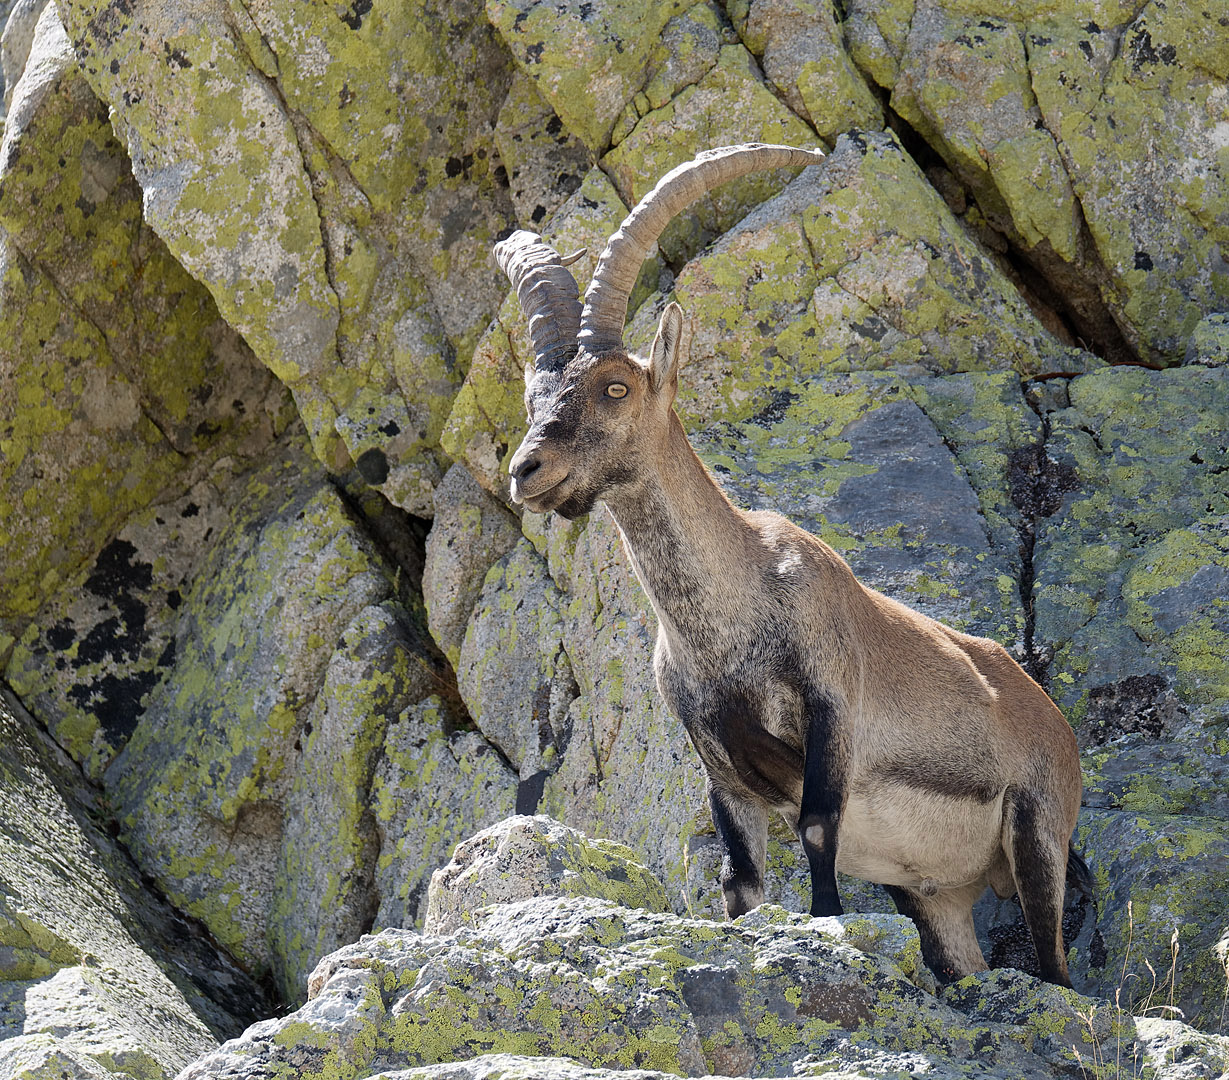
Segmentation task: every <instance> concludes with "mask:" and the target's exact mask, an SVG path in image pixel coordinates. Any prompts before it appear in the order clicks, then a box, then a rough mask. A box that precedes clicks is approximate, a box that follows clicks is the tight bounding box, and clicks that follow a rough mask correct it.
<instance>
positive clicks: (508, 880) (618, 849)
mask: <svg viewBox="0 0 1229 1080" xmlns="http://www.w3.org/2000/svg"><path fill="white" fill-rule="evenodd" d="M533 896H593V897H597V898H599V899H602V900H609V901H611V902H612V903H616V904H620V905H622V906H624V907H634V908H643V909H645V910H647V911H668V910H669V906H668V905H667V903H666V894H665V892H664V890H663V889H662V887H661V884H660V883H659V882H658V881H657V880H656V879H655V878H654V877H653V875H652V874H651V873H649V871H648V870H647V869H645V868H644V867H643V866H641V865H640V864H639V863H638V862H637V861H636V860H635V857H634V856H633V854H632V852H631V851H630V850H629V849H628V848H626V847H624V846H623V845H622V844H616V843H614V842H613V841H611V840H602V839H589V838H588V837H586V836H584V835H583V834H582V833H579V832H577V831H576V830H575V829H570V828H568V827H567V826H566V825H563V824H561V823H560V822H558V821H555V820H553V819H551V818H548V817H541V816H539V817H527V816H524V815H518V816H516V817H510V818H507V819H506V820H504V821H501V822H499V823H498V824H496V825H492V826H491V827H490V828H488V829H484V830H482V831H481V832H479V833H477V834H476V835H474V836H471V837H470V838H469V839H467V840H465V841H463V842H462V843H460V844H458V845H457V849H456V851H455V852H454V853H453V856H452V861H451V862H449V863H448V865H447V866H445V867H442V868H441V869H439V870H437V871H436V872H435V874H433V875H432V877H431V889H430V892H429V894H428V902H427V917H426V921H425V923H424V924H423V932H424V933H426V934H449V933H452V932H453V931H455V930H457V929H459V928H460V927H462V926H465V925H467V924H472V923H474V922H476V921H477V918H478V916H479V915H481V913H482V912H483V911H484V910H485V909H486V908H488V907H491V906H493V905H495V904H506V903H511V902H514V901H517V900H525V899H528V898H529V897H533Z"/></svg>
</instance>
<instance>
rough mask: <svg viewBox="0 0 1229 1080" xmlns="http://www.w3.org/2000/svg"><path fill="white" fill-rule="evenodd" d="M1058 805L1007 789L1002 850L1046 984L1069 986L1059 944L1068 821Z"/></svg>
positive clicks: (1064, 950)
mask: <svg viewBox="0 0 1229 1080" xmlns="http://www.w3.org/2000/svg"><path fill="white" fill-rule="evenodd" d="M1060 816H1061V815H1060V814H1059V813H1058V810H1057V807H1056V806H1055V807H1054V808H1053V809H1050V808H1048V806H1047V802H1046V800H1044V799H1043V798H1042V797H1040V796H1039V795H1037V794H1036V793H1034V792H1033V791H1030V790H1019V789H1016V790H1011V791H1008V793H1007V797H1006V799H1005V800H1004V804H1003V850H1004V851H1005V852H1006V853H1007V858H1008V861H1009V862H1010V863H1011V873H1012V877H1013V878H1014V879H1015V882H1016V892H1017V893H1018V894H1019V897H1020V907H1021V908H1022V909H1023V911H1024V921H1025V922H1026V923H1027V924H1028V929H1029V933H1030V934H1031V935H1032V938H1033V948H1034V949H1035V950H1036V952H1037V965H1038V973H1039V974H1040V975H1041V977H1042V978H1043V979H1045V980H1046V982H1052V983H1056V984H1057V985H1059V986H1070V985H1071V976H1070V975H1069V974H1068V972H1067V947H1066V945H1065V944H1064V943H1063V901H1064V899H1065V897H1066V890H1067V849H1068V847H1069V845H1070V836H1071V828H1070V825H1069V824H1068V823H1067V822H1065V821H1062V820H1058V819H1059V818H1060Z"/></svg>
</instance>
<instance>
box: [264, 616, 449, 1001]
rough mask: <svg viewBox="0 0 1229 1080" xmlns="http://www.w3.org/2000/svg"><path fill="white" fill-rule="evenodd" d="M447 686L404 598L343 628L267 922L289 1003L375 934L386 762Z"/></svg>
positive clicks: (319, 701)
mask: <svg viewBox="0 0 1229 1080" xmlns="http://www.w3.org/2000/svg"><path fill="white" fill-rule="evenodd" d="M445 681H446V674H445V665H443V664H442V663H440V662H436V661H435V657H434V656H433V654H432V651H431V650H430V649H429V648H428V647H427V645H426V644H425V643H424V642H423V641H422V640H421V639H420V638H419V635H418V633H417V632H416V630H415V628H414V627H413V624H412V622H411V619H410V617H409V614H408V613H407V612H406V611H405V610H404V609H403V608H402V607H401V606H400V605H399V604H397V603H396V602H395V601H391V600H389V601H385V602H384V603H383V604H380V605H378V606H372V607H368V608H365V609H364V610H362V611H361V612H359V613H358V614H357V615H356V616H355V617H354V619H353V620H352V621H351V623H350V625H349V626H347V627H346V628H345V629H344V630H343V631H342V634H341V638H340V640H339V641H338V643H337V647H336V650H335V651H334V653H333V655H332V657H331V658H330V659H329V662H328V667H327V669H326V670H325V672H324V680H323V682H322V684H321V686H320V690H319V692H318V693H317V694H316V697H315V700H314V701H313V702H312V705H311V709H310V711H309V712H308V714H307V717H306V722H305V724H304V726H303V733H302V734H301V735H300V737H299V740H298V749H299V756H298V760H297V762H295V763H294V779H293V781H292V782H291V785H290V790H289V793H288V794H287V796H286V799H285V804H284V806H285V808H284V817H285V825H284V827H283V829H282V836H281V853H280V858H279V860H278V866H277V870H276V878H275V881H274V887H273V895H272V897H271V898H270V899H271V906H270V910H269V913H268V924H267V938H268V942H269V949H270V954H271V957H272V962H273V966H274V972H275V976H276V978H277V983H278V988H279V990H280V991H281V994H282V997H283V999H284V1000H287V1001H297V1000H301V999H302V996H303V993H304V989H305V986H306V981H307V975H308V973H309V972H310V971H311V969H312V968H313V967H315V966H316V963H317V961H319V960H320V958H321V957H322V956H324V955H325V954H326V953H329V952H332V951H333V950H334V949H335V948H337V947H338V946H340V945H343V944H345V943H347V942H350V941H353V940H354V939H355V938H357V937H359V935H361V934H362V933H363V932H364V931H365V930H367V929H368V928H369V927H370V926H371V924H372V921H373V919H374V918H375V914H376V909H377V907H378V905H379V899H380V897H379V892H378V891H377V889H376V881H375V877H376V860H377V856H378V853H379V851H380V836H379V833H378V830H377V820H376V816H375V814H374V813H373V812H372V808H371V804H372V802H373V796H374V794H375V793H374V792H373V790H372V789H373V784H374V780H375V771H376V765H377V762H378V760H379V758H380V756H381V753H382V751H383V749H384V743H385V739H386V737H387V735H388V732H389V730H390V728H391V727H392V726H393V725H394V724H396V723H398V718H399V717H400V716H401V715H402V714H403V712H404V711H406V710H408V709H409V708H410V707H411V706H412V705H414V704H415V703H417V702H419V701H422V700H424V699H426V698H429V697H431V696H432V693H433V691H434V690H435V688H436V687H437V686H438V685H439V684H441V683H445ZM441 779H442V778H441ZM424 794H425V793H424ZM407 801H409V800H407ZM426 846H427V845H423V847H424V848H425V847H426ZM406 854H410V853H408V852H407V853H406ZM414 855H417V857H418V858H419V859H421V858H423V857H424V856H426V857H428V858H429V857H430V856H429V853H428V852H421V853H419V852H415V853H413V855H411V858H413V857H414ZM415 861H417V859H416V860H415ZM428 865H430V864H428Z"/></svg>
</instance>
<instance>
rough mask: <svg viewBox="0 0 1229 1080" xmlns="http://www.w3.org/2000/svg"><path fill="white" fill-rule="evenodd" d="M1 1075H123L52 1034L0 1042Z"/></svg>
mask: <svg viewBox="0 0 1229 1080" xmlns="http://www.w3.org/2000/svg"><path fill="white" fill-rule="evenodd" d="M0 1074H2V1075H4V1076H6V1077H9V1078H10V1080H114V1078H115V1077H116V1076H117V1075H120V1074H117V1073H114V1072H112V1071H111V1070H110V1069H104V1068H103V1067H102V1066H101V1065H99V1064H98V1062H97V1061H95V1060H94V1059H93V1058H91V1057H87V1056H86V1055H84V1054H81V1053H78V1052H76V1051H74V1050H70V1049H68V1047H66V1046H65V1045H64V1044H63V1042H62V1041H61V1040H60V1039H57V1038H56V1037H55V1036H53V1035H19V1036H16V1037H15V1038H11V1039H5V1040H4V1041H3V1042H0Z"/></svg>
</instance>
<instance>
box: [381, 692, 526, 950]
mask: <svg viewBox="0 0 1229 1080" xmlns="http://www.w3.org/2000/svg"><path fill="white" fill-rule="evenodd" d="M455 711H456V710H455V708H453V709H450V708H449V706H448V704H447V703H446V702H445V701H444V700H443V699H441V698H440V697H438V696H431V697H428V698H426V699H424V700H423V701H420V702H417V703H416V704H414V705H412V706H410V707H409V708H407V709H406V710H405V711H404V712H402V713H401V715H400V716H399V717H398V718H397V721H396V723H394V724H392V725H390V726H389V728H388V731H387V733H386V735H385V741H384V751H383V754H382V756H381V758H380V761H379V764H378V765H377V766H376V772H375V777H374V778H373V780H372V787H371V799H370V807H371V813H372V814H373V815H374V816H375V823H376V828H377V830H378V831H379V837H380V858H379V860H378V862H377V863H376V870H375V887H376V892H377V894H378V896H379V901H380V906H379V910H378V911H377V912H376V917H375V926H376V928H377V929H384V928H386V927H390V926H420V925H421V924H422V921H423V919H424V918H425V917H426V914H427V886H428V884H429V882H430V880H431V875H432V873H433V872H434V871H436V870H438V869H439V868H440V867H442V866H443V865H444V864H445V863H446V862H447V861H448V860H449V858H450V857H451V856H452V853H453V849H454V848H455V847H456V845H457V843H458V842H459V841H461V840H463V839H465V837H467V836H470V835H472V834H473V833H474V832H475V831H476V830H479V829H483V828H485V827H486V826H488V825H493V824H495V822H497V821H502V820H503V819H504V818H506V817H508V816H509V815H510V814H512V813H513V811H514V810H515V808H516V799H517V790H518V786H519V778H518V777H517V775H516V773H515V772H513V771H512V770H511V769H510V768H509V767H508V763H507V761H506V759H505V758H504V757H503V756H502V755H501V754H500V753H499V751H498V750H497V749H496V748H495V747H494V746H492V745H491V744H490V743H489V742H487V740H486V739H484V738H483V737H482V735H481V734H480V733H479V732H476V731H458V730H456V728H455V723H454V718H453V716H452V714H453V713H455Z"/></svg>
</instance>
